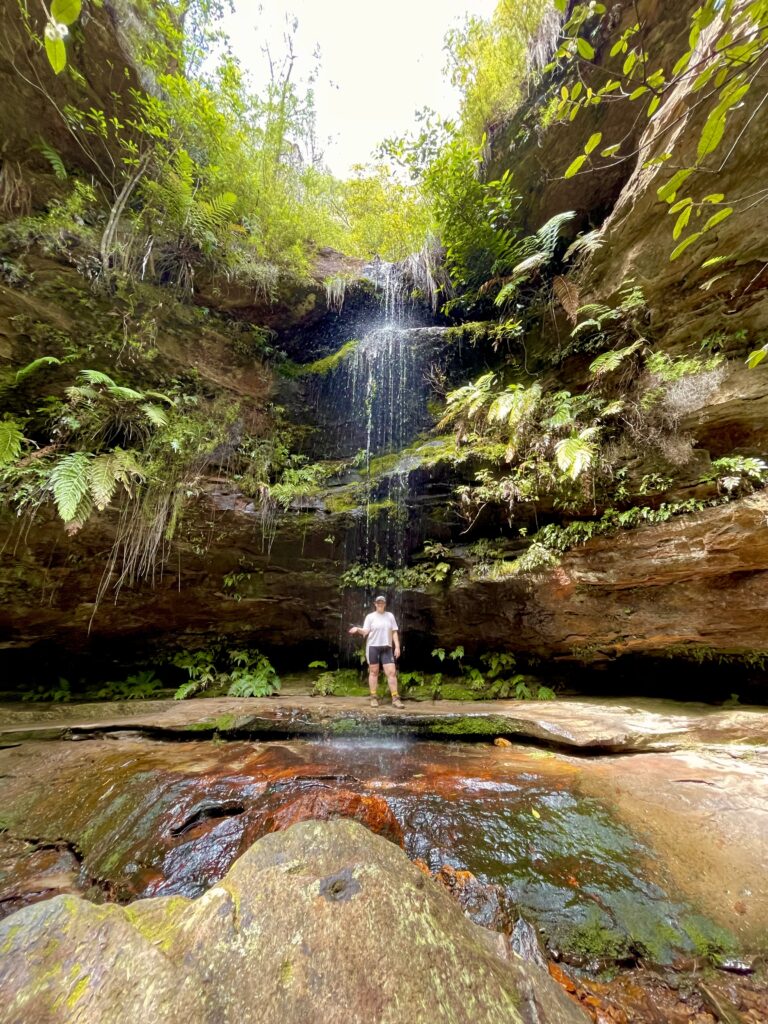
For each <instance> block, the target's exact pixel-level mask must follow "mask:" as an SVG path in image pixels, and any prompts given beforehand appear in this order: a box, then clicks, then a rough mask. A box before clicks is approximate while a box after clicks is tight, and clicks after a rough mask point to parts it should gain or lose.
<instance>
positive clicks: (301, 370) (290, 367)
mask: <svg viewBox="0 0 768 1024" xmlns="http://www.w3.org/2000/svg"><path fill="white" fill-rule="evenodd" d="M359 344H360V342H359V341H357V340H356V339H353V340H352V341H348V342H346V343H345V344H344V345H342V346H341V348H340V349H337V350H336V351H335V352H332V353H331V354H330V355H329V356H324V357H323V358H322V359H316V360H315V361H314V362H313V363H283V364H282V365H281V367H280V373H281V374H282V375H283V376H285V377H310V376H320V377H324V376H325V375H326V374H328V373H331V371H332V370H335V369H336V367H337V366H339V365H340V364H341V363H343V362H344V360H345V359H349V357H350V356H351V355H352V353H353V352H354V351H355V349H356V348H357V346H358V345H359Z"/></svg>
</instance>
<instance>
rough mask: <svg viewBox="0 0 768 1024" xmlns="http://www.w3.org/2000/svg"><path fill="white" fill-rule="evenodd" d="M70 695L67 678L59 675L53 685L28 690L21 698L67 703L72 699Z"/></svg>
mask: <svg viewBox="0 0 768 1024" xmlns="http://www.w3.org/2000/svg"><path fill="white" fill-rule="evenodd" d="M72 696H73V694H72V687H71V685H70V682H69V680H68V679H64V678H62V677H59V681H58V682H57V683H55V684H54V685H53V686H49V687H45V686H38V687H37V688H36V689H34V690H28V691H27V692H26V693H24V694H22V697H21V699H22V700H23V701H33V702H40V703H49V702H52V703H54V704H68V703H69V702H70V701H71V700H72Z"/></svg>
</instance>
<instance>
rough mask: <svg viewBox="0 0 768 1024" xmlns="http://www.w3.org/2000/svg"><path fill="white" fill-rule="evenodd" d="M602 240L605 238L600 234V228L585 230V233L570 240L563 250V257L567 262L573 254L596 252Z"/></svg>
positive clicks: (581, 254)
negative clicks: (572, 240)
mask: <svg viewBox="0 0 768 1024" xmlns="http://www.w3.org/2000/svg"><path fill="white" fill-rule="evenodd" d="M604 242H605V239H604V238H601V236H600V228H595V229H594V231H587V233H586V234H584V235H579V237H578V238H577V239H576V240H575V241H574V242H571V244H570V245H569V246H568V248H567V249H566V250H565V254H564V256H563V259H564V260H565V261H566V262H567V261H568V260H570V259H571V258H572V257H574V256H583V255H586V254H587V253H591V252H597V250H598V249H599V248H600V246H601V245H603V243H604Z"/></svg>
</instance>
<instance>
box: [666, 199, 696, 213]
mask: <svg viewBox="0 0 768 1024" xmlns="http://www.w3.org/2000/svg"><path fill="white" fill-rule="evenodd" d="M692 205H693V200H692V199H691V197H690V196H686V197H685V199H678V201H677V202H676V203H674V204H673V205H672V206H670V208H669V209H668V210H667V213H679V212H680V210H682V209H684V208H685V207H686V206H692Z"/></svg>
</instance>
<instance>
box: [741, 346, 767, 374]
mask: <svg viewBox="0 0 768 1024" xmlns="http://www.w3.org/2000/svg"><path fill="white" fill-rule="evenodd" d="M766 356H768V346H764V347H763V348H758V349H756V350H755V351H754V352H750V353H749V356H748V357H747V360H746V362H747V366H748V367H749V368H750V370H754V368H755V367H756V366H759V365H760V363H762V361H763V360H764V359H765V357H766Z"/></svg>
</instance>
